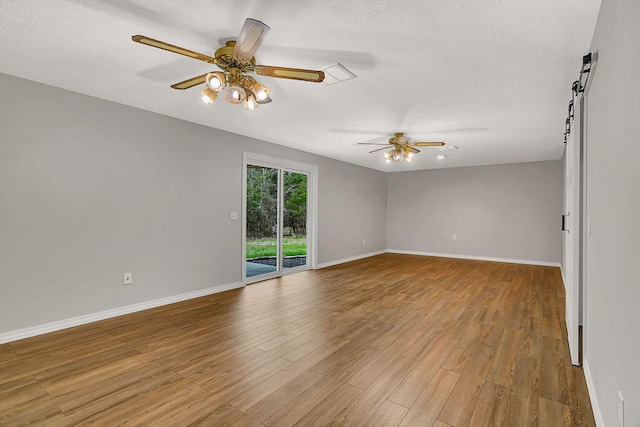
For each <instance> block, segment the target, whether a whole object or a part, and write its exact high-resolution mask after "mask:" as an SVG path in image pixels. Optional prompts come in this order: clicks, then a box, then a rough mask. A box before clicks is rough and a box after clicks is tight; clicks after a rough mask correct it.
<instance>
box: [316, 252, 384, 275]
mask: <svg viewBox="0 0 640 427" xmlns="http://www.w3.org/2000/svg"><path fill="white" fill-rule="evenodd" d="M386 252H387V251H386V250H382V251H376V252H369V253H367V254H362V255H356V256H352V257H349V258H342V259H338V260H335V261H329V262H323V263H320V264H318V265H316V270H319V269H321V268H327V267H331V266H334V265H338V264H344V263H345V262H351V261H357V260H359V259H363V258H369V257H372V256H376V255H380V254H384V253H386Z"/></svg>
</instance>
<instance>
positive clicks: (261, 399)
mask: <svg viewBox="0 0 640 427" xmlns="http://www.w3.org/2000/svg"><path fill="white" fill-rule="evenodd" d="M399 265H401V266H402V268H401V269H399V268H398V266H399ZM564 304H565V296H564V288H563V285H562V281H561V277H560V273H559V269H558V268H555V267H541V266H534V265H518V264H505V263H497V262H486V261H473V260H463V259H447V258H436V257H426V256H416V255H400V254H390V253H387V254H382V255H378V256H374V257H370V258H365V259H361V260H357V261H353V262H349V263H345V264H341V265H337V266H333V267H329V268H325V269H320V270H313V271H305V272H302V273H296V274H291V275H287V276H283V277H281V278H276V279H271V280H266V281H263V282H259V283H256V284H253V285H250V286H247V287H245V288H241V289H235V290H231V291H227V292H222V293H218V294H213V295H208V296H205V297H201V298H195V299H192V300H187V301H182V302H178V303H175V304H170V305H166V306H162V307H157V308H154V309H150V310H144V311H141V312H137V313H131V314H128V315H125V316H120V317H116V318H111V319H106V320H104V321H100V322H95V323H92V324H88V325H83V326H78V327H75V328H70V329H66V330H62V331H57V332H53V333H50V334H46V335H42V336H38V337H33V338H29V339H25V340H20V341H16V342H12V343H7V344H2V345H0V425H3V426H5V425H8V426H14V425H25V424H29V425H30V424H35V425H47V426H67V425H85V424H88V423H96V424H99V425H120V424H133V425H149V424H164V425H189V424H191V425H224V424H226V423H229V424H230V425H235V426H241V425H254V426H255V425H263V426H269V427H271V426H291V425H295V424H296V423H298V424H299V425H323V424H326V423H333V424H341V425H365V424H366V425H370V426H371V425H398V424H402V425H421V426H423V425H427V426H430V425H436V426H438V427H446V426H455V427H460V426H464V425H467V424H468V425H473V426H478V425H506V426H535V425H540V426H542V425H545V427H546V425H553V426H555V425H564V424H566V423H567V422H570V423H571V425H576V426H589V427H590V426H594V425H595V421H594V418H593V413H592V410H591V405H590V401H589V395H588V391H587V388H586V381H585V379H584V373H583V372H582V370H581V369H580V368H577V367H573V366H571V364H570V358H569V352H568V344H567V334H566V325H565V323H564V322H565V320H564V317H565V316H564Z"/></svg>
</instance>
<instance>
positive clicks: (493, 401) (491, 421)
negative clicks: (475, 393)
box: [469, 382, 511, 427]
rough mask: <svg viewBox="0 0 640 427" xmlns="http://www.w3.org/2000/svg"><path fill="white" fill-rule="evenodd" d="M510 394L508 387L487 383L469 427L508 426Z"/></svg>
mask: <svg viewBox="0 0 640 427" xmlns="http://www.w3.org/2000/svg"><path fill="white" fill-rule="evenodd" d="M510 392H511V390H510V389H509V388H508V387H504V386H501V385H498V384H494V383H490V382H485V383H484V386H483V387H482V391H481V392H480V397H479V398H478V403H477V404H476V407H475V409H474V410H473V415H472V416H471V420H470V421H469V427H472V426H473V427H480V426H506V425H508V424H506V422H505V414H506V412H507V404H508V402H509V395H510Z"/></svg>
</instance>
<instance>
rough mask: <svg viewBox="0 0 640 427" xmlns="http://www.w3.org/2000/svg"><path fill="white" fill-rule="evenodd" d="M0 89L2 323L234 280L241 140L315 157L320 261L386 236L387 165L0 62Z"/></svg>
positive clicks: (288, 155) (244, 145)
mask: <svg viewBox="0 0 640 427" xmlns="http://www.w3.org/2000/svg"><path fill="white" fill-rule="evenodd" d="M0 92H1V93H2V99H1V101H0V271H1V272H2V274H1V275H0V291H1V293H2V294H1V298H0V333H3V332H9V331H15V330H18V329H22V328H26V327H31V326H36V325H41V324H44V323H48V322H53V321H58V320H62V319H67V318H72V317H76V316H80V315H85V314H91V313H95V312H98V311H102V310H108V309H113V308H118V307H122V306H126V305H131V304H136V303H140V302H145V301H150V300H154V299H158V298H162V297H168V296H173V295H178V294H182V293H186V292H191V291H197V290H201V289H207V288H210V287H213V286H216V285H225V284H230V283H235V282H239V281H240V280H241V271H242V270H241V268H242V265H241V223H240V221H234V222H232V221H230V219H229V212H230V211H240V209H241V197H242V194H241V193H242V190H241V188H242V187H241V186H242V151H243V150H246V151H251V152H255V153H259V154H264V155H269V156H273V157H279V158H284V159H288V160H294V161H299V162H304V163H308V164H314V165H317V166H318V169H319V183H318V187H319V200H318V205H319V212H318V235H319V241H318V246H319V248H318V262H319V263H325V262H331V261H334V260H338V259H341V258H347V257H354V256H358V255H362V254H366V253H369V252H373V251H380V250H384V249H385V248H386V232H385V230H384V227H381V224H385V223H386V176H385V174H384V173H383V172H379V171H374V170H371V169H366V168H362V167H359V166H354V165H351V164H347V163H343V162H339V161H336V160H331V159H327V158H324V157H320V156H316V155H312V154H308V153H304V152H300V151H296V150H292V149H288V148H285V147H281V146H277V145H273V144H269V143H266V142H264V141H258V140H255V139H250V138H246V137H243V136H239V135H235V134H230V133H227V132H223V131H219V130H215V129H211V128H208V127H204V126H200V125H196V124H193V123H188V122H184V121H181V120H177V119H173V118H169V117H165V116H161V115H158V114H154V113H149V112H146V111H142V110H137V109H134V108H130V107H126V106H123V105H119V104H115V103H111V102H108V101H104V100H100V99H96V98H91V97H88V96H84V95H79V94H76V93H73V92H68V91H64V90H61V89H57V88H53V87H49V86H45V85H41V84H37V83H33V82H30V81H26V80H22V79H18V78H14V77H10V76H7V75H3V74H0ZM238 114H245V112H244V111H241V109H240V110H239V111H238ZM363 239H366V240H367V244H366V246H365V245H363V244H362V240H363ZM129 271H131V272H133V277H134V284H133V286H127V287H124V286H123V285H122V273H124V272H129Z"/></svg>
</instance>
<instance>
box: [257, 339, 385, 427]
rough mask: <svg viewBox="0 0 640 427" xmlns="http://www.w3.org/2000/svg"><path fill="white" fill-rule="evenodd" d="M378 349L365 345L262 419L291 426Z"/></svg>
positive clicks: (377, 352)
mask: <svg viewBox="0 0 640 427" xmlns="http://www.w3.org/2000/svg"><path fill="white" fill-rule="evenodd" d="M379 353H380V350H379V349H377V348H374V347H366V348H365V349H363V350H362V351H361V352H360V353H358V354H357V355H355V357H353V358H351V359H349V360H347V361H345V362H344V363H343V364H342V365H340V366H339V367H338V368H336V369H334V371H333V372H332V373H331V374H329V375H327V376H325V377H324V378H322V379H321V380H320V381H318V382H317V383H316V384H314V385H313V386H312V387H310V388H309V389H308V390H306V391H305V392H304V393H302V394H301V395H300V396H298V397H297V398H295V399H293V400H292V401H291V402H289V403H288V404H286V405H285V406H283V407H282V408H281V409H280V410H278V411H277V412H276V413H275V414H273V415H272V416H271V417H269V418H268V419H267V420H265V421H263V424H265V425H268V426H291V425H293V424H295V423H296V422H297V421H299V420H300V419H301V418H302V417H304V416H305V415H306V414H307V413H309V411H311V410H312V409H313V408H314V407H316V406H317V405H318V404H320V402H322V401H323V400H324V399H326V398H327V397H328V396H330V395H331V394H332V393H334V392H335V391H336V390H337V389H338V388H339V387H340V386H341V385H343V384H344V383H345V381H346V380H347V379H348V378H349V377H350V376H351V375H352V374H353V373H354V372H356V371H358V370H359V369H360V368H362V366H364V365H366V364H367V363H369V361H370V360H371V359H373V358H374V357H375V356H376V355H377V354H379Z"/></svg>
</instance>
